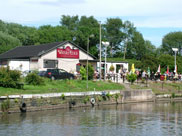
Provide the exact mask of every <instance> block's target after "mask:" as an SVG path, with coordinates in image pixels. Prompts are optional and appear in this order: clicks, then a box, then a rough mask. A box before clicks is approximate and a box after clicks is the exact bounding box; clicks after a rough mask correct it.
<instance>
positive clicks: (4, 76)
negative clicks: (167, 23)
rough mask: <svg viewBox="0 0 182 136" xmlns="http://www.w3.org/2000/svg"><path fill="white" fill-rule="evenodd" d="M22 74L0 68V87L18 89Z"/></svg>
mask: <svg viewBox="0 0 182 136" xmlns="http://www.w3.org/2000/svg"><path fill="white" fill-rule="evenodd" d="M20 75H21V74H20V72H19V71H17V70H10V69H9V67H7V68H5V67H2V68H0V86H2V87H9V88H17V86H18V82H19V80H20Z"/></svg>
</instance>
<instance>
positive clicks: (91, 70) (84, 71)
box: [80, 64, 94, 80]
mask: <svg viewBox="0 0 182 136" xmlns="http://www.w3.org/2000/svg"><path fill="white" fill-rule="evenodd" d="M80 74H81V76H82V80H86V79H87V66H86V67H85V68H84V67H81V68H80ZM93 75H94V68H93V67H92V65H91V64H88V79H89V80H92V79H93Z"/></svg>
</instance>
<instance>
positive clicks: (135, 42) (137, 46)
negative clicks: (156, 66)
mask: <svg viewBox="0 0 182 136" xmlns="http://www.w3.org/2000/svg"><path fill="white" fill-rule="evenodd" d="M145 53H146V46H145V41H144V38H143V36H142V34H141V33H139V32H137V31H136V32H134V36H133V37H132V41H131V42H130V41H129V42H128V43H127V53H126V57H127V58H130V59H131V58H135V59H137V60H141V59H142V57H143V56H144V55H145Z"/></svg>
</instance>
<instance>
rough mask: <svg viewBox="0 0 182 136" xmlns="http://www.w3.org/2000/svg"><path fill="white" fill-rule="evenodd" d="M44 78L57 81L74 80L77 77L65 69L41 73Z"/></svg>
mask: <svg viewBox="0 0 182 136" xmlns="http://www.w3.org/2000/svg"><path fill="white" fill-rule="evenodd" d="M39 75H40V76H42V77H48V78H50V79H52V80H55V79H74V78H75V76H74V75H73V74H71V73H68V72H67V71H65V70H63V69H47V71H41V72H40V73H39Z"/></svg>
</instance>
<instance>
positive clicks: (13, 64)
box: [8, 59, 30, 71]
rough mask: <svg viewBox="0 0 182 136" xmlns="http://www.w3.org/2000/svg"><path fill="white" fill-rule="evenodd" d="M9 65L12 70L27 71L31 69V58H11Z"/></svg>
mask: <svg viewBox="0 0 182 136" xmlns="http://www.w3.org/2000/svg"><path fill="white" fill-rule="evenodd" d="M8 66H9V67H10V69H11V70H20V71H26V70H30V63H29V60H22V59H21V60H10V61H9V63H8Z"/></svg>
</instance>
